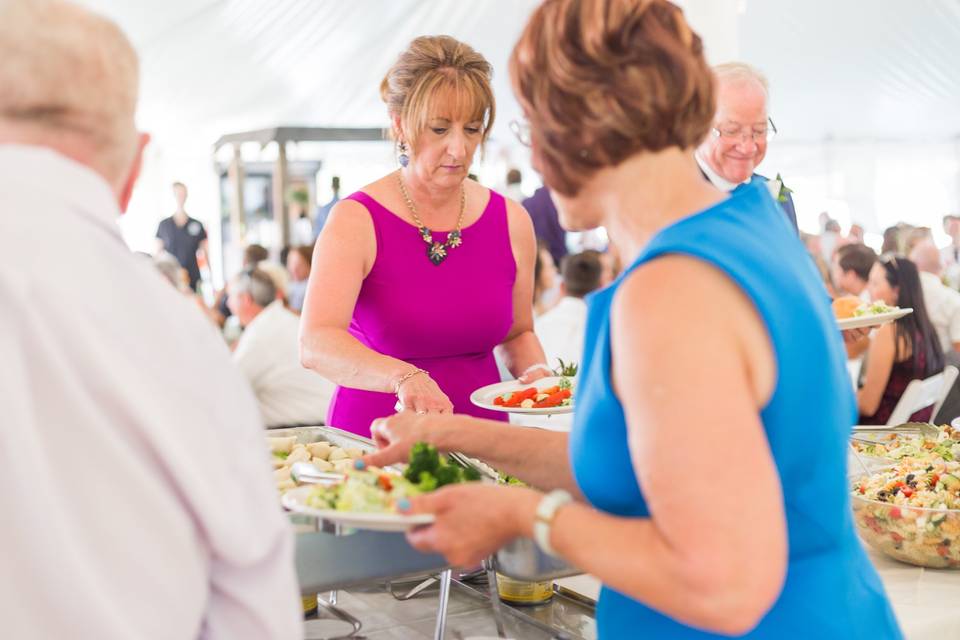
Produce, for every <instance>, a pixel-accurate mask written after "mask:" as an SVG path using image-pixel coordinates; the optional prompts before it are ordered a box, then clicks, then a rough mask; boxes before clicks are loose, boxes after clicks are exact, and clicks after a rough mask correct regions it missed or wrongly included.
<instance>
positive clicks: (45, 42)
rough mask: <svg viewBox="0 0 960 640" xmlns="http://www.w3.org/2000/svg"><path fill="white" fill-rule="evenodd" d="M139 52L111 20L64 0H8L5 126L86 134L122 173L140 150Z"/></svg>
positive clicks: (2, 26)
mask: <svg viewBox="0 0 960 640" xmlns="http://www.w3.org/2000/svg"><path fill="white" fill-rule="evenodd" d="M138 83H139V70H138V62H137V54H136V52H135V51H134V49H133V47H132V46H131V44H130V41H129V40H128V39H127V37H126V36H125V35H124V34H123V32H122V31H121V30H120V29H119V27H117V25H115V24H114V23H113V22H111V21H110V20H107V19H106V18H104V17H102V16H99V15H96V14H94V13H92V12H90V11H87V10H86V9H84V8H82V7H79V6H77V5H75V4H73V3H70V2H65V1H64V0H0V87H3V89H2V91H0V124H7V125H11V126H12V127H15V128H16V129H17V130H18V131H24V132H30V133H31V134H32V135H34V136H43V137H42V138H41V139H43V140H46V139H52V140H56V139H57V137H59V136H63V135H74V136H80V137H82V138H83V139H84V140H86V141H87V142H88V144H90V145H91V146H92V148H93V152H94V153H95V154H96V160H97V162H98V164H100V165H102V166H103V169H104V170H106V171H108V172H110V173H116V174H120V173H121V172H122V171H123V170H125V169H126V167H127V166H128V164H129V162H130V160H131V159H132V158H133V156H134V154H135V152H136V139H137V138H136V127H135V124H134V115H135V112H136V105H137V91H138Z"/></svg>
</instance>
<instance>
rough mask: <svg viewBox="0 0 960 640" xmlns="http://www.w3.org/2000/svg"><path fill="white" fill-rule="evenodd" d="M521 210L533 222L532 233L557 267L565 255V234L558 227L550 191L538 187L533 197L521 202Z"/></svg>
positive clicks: (558, 222) (562, 229)
mask: <svg viewBox="0 0 960 640" xmlns="http://www.w3.org/2000/svg"><path fill="white" fill-rule="evenodd" d="M523 208H524V209H526V210H527V213H529V214H530V219H531V220H533V232H534V234H536V236H537V238H538V239H540V240H542V241H543V242H545V243H546V245H547V250H548V251H549V252H550V255H551V256H552V257H553V264H554V265H558V264H560V261H561V260H563V256H565V255H567V251H568V250H567V232H566V230H565V229H564V228H563V227H561V226H560V220H559V219H558V218H557V207H556V206H555V205H554V204H553V199H552V198H551V197H550V190H549V189H547V188H546V187H540V188H539V189H537V190H536V191H534V192H533V195H532V196H530V197H529V198H527V199H526V200H524V201H523Z"/></svg>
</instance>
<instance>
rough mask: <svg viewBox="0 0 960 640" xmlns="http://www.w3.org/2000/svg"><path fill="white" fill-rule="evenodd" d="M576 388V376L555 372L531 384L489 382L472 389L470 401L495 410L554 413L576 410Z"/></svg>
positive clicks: (540, 413) (531, 413)
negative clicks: (574, 405)
mask: <svg viewBox="0 0 960 640" xmlns="http://www.w3.org/2000/svg"><path fill="white" fill-rule="evenodd" d="M575 392H576V389H575V388H574V380H573V379H572V378H568V377H566V376H551V377H549V378H540V379H539V380H534V381H533V382H531V383H530V384H520V383H519V382H518V381H516V380H511V381H509V382H498V383H496V384H491V385H487V386H486V387H481V388H479V389H477V390H476V391H474V392H473V393H471V394H470V402H472V403H473V404H475V405H476V406H478V407H481V408H483V409H489V410H491V411H504V412H507V413H525V414H530V415H553V414H559V413H570V412H572V411H573V401H574V395H575Z"/></svg>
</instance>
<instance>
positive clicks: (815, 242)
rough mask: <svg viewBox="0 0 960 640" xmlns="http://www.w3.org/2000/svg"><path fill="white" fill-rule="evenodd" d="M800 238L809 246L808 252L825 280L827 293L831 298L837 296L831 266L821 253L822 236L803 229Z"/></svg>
mask: <svg viewBox="0 0 960 640" xmlns="http://www.w3.org/2000/svg"><path fill="white" fill-rule="evenodd" d="M800 240H801V242H803V246H804V247H806V248H807V254H808V255H809V256H810V259H811V260H813V264H814V265H815V266H816V268H817V273H819V274H820V279H821V280H822V281H823V286H824V287H825V288H826V290H827V294H828V295H829V296H830V297H831V298H834V297H836V291H835V288H834V284H833V279H832V278H831V275H830V267H829V266H828V265H827V263H826V262H825V261H824V259H823V256H822V255H821V253H820V236H818V235H815V234H812V233H804V232H802V231H801V232H800Z"/></svg>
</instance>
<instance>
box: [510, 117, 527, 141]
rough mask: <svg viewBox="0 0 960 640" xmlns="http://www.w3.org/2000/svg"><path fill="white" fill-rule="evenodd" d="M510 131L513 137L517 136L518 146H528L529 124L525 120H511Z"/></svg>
mask: <svg viewBox="0 0 960 640" xmlns="http://www.w3.org/2000/svg"><path fill="white" fill-rule="evenodd" d="M510 131H512V132H513V135H515V136H517V140H519V141H520V144H522V145H523V146H525V147H529V146H530V142H531V138H530V123H529V122H527V121H526V119H519V120H511V121H510Z"/></svg>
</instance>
